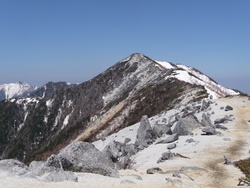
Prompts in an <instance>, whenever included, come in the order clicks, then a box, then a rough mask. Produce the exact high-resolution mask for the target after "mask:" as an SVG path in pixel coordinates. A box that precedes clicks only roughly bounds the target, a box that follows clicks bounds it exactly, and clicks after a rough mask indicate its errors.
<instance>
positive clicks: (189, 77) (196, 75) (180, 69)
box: [156, 61, 239, 98]
mask: <svg viewBox="0 0 250 188" xmlns="http://www.w3.org/2000/svg"><path fill="white" fill-rule="evenodd" d="M156 63H157V64H160V65H161V67H163V68H165V69H172V70H173V72H172V74H171V75H168V76H167V77H166V79H168V78H177V79H178V80H181V81H184V82H188V83H190V84H195V85H201V86H204V87H205V89H206V90H207V92H208V93H209V95H210V96H211V97H213V98H220V97H225V96H228V95H238V94H239V93H238V92H235V91H234V90H232V89H228V88H225V87H223V86H221V85H219V84H218V83H217V82H215V81H214V80H213V79H211V78H210V77H208V76H207V75H205V74H203V73H202V72H200V71H198V70H196V69H195V68H192V67H188V66H185V65H181V64H177V65H174V64H172V63H169V62H165V61H156Z"/></svg>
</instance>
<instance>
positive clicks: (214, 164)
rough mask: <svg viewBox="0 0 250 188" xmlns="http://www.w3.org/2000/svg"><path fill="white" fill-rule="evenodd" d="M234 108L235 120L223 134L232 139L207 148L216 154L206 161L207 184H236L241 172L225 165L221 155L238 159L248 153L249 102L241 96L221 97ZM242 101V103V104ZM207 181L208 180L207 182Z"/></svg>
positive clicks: (226, 185) (229, 185)
mask: <svg viewBox="0 0 250 188" xmlns="http://www.w3.org/2000/svg"><path fill="white" fill-rule="evenodd" d="M221 100H222V101H224V100H226V101H225V102H226V103H227V104H229V105H230V106H232V107H233V108H234V116H235V117H236V119H235V121H234V122H233V123H232V124H231V125H230V127H229V131H228V132H227V133H225V136H227V137H229V138H230V139H231V140H232V141H230V142H227V144H225V145H224V147H220V148H217V147H216V146H210V148H207V150H210V151H214V150H217V152H215V153H216V154H215V155H213V156H211V160H209V161H208V162H207V163H206V165H205V166H206V167H207V169H208V170H209V172H210V173H209V175H208V176H209V177H208V178H209V181H210V183H209V186H211V187H235V186H236V185H237V184H238V178H239V177H240V176H242V175H243V174H242V173H241V172H240V171H239V169H237V168H236V167H234V166H233V165H225V164H223V163H224V158H223V156H224V155H226V157H227V158H229V159H231V160H238V159H239V158H242V157H243V158H244V156H246V154H248V149H249V148H248V147H247V145H248V144H249V143H248V142H249V141H248V138H249V136H250V133H249V130H250V129H249V125H248V120H247V118H249V117H247V116H248V115H249V114H250V102H249V101H245V102H243V101H242V100H243V99H242V98H238V97H235V98H228V99H221ZM243 103H244V104H243ZM209 181H208V182H209Z"/></svg>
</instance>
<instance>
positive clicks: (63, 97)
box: [0, 53, 238, 163]
mask: <svg viewBox="0 0 250 188" xmlns="http://www.w3.org/2000/svg"><path fill="white" fill-rule="evenodd" d="M46 88H48V87H46ZM53 88H54V87H53ZM45 90H46V89H45ZM45 90H41V92H39V94H38V95H37V96H34V97H32V95H30V96H29V97H24V98H13V99H9V100H6V101H1V102H0V109H1V110H0V129H1V130H2V131H1V132H0V155H1V158H17V159H19V160H22V161H24V162H27V163H29V162H30V161H32V160H41V159H46V158H47V157H48V156H50V155H51V154H52V153H56V152H58V151H59V150H60V149H62V148H64V147H66V146H67V145H68V144H70V143H71V142H72V141H89V142H92V141H95V140H97V139H104V138H105V137H106V136H108V135H110V134H112V133H114V132H116V131H119V130H120V129H122V128H124V127H127V126H129V125H132V124H134V123H137V122H139V121H140V119H141V117H142V116H143V115H147V116H148V117H152V116H154V115H156V114H158V113H160V112H162V111H163V110H167V109H172V108H175V107H176V106H180V105H183V104H187V103H189V102H191V101H199V100H201V99H203V98H211V97H213V98H215V97H224V96H226V95H237V94H238V93H237V92H235V91H233V90H230V89H227V88H225V87H223V86H220V85H219V84H217V83H216V82H214V81H213V80H212V79H210V78H209V77H208V76H206V75H204V74H202V73H201V72H199V71H198V70H196V69H194V68H190V67H186V66H184V65H175V64H172V63H168V62H160V61H154V60H152V59H150V58H149V57H147V56H145V55H143V54H139V53H135V54H132V55H130V56H128V57H127V58H125V59H123V60H121V61H119V62H118V63H116V64H115V65H114V66H112V67H110V68H109V69H107V70H106V71H104V72H102V73H101V74H99V75H97V76H96V77H94V78H93V79H91V80H89V81H87V82H83V83H81V84H79V85H71V86H70V87H69V86H67V87H66V86H65V87H63V85H62V87H61V86H60V87H58V89H56V90H55V91H53V92H52V93H51V92H50V94H49V95H44V94H43V91H45ZM44 96H45V97H44Z"/></svg>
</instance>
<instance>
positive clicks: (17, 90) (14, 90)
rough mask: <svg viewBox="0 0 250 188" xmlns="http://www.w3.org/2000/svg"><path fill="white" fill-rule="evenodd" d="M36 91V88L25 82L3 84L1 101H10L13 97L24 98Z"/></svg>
mask: <svg viewBox="0 0 250 188" xmlns="http://www.w3.org/2000/svg"><path fill="white" fill-rule="evenodd" d="M35 89H36V87H33V86H30V85H29V84H27V83H25V82H16V83H10V84H3V85H0V100H5V99H10V98H12V97H22V96H25V95H26V94H27V93H30V92H32V91H34V90H35Z"/></svg>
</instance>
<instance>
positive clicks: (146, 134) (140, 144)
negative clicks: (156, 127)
mask: <svg viewBox="0 0 250 188" xmlns="http://www.w3.org/2000/svg"><path fill="white" fill-rule="evenodd" d="M153 141H154V136H153V129H152V128H151V126H150V123H149V120H148V117H147V116H143V117H142V118H141V122H140V126H139V128H138V130H137V135H136V141H135V147H136V148H137V150H142V149H144V148H146V147H148V145H150V144H152V143H153Z"/></svg>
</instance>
